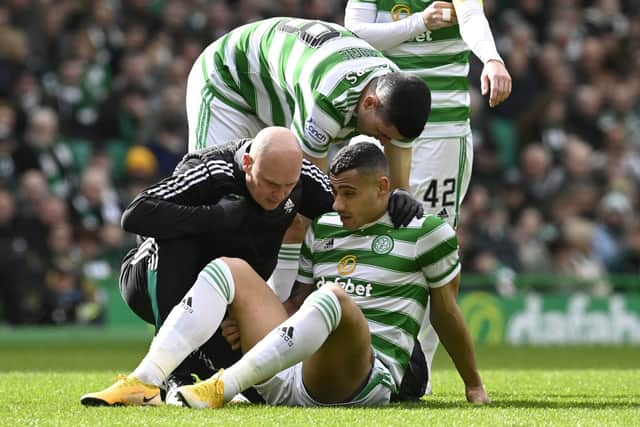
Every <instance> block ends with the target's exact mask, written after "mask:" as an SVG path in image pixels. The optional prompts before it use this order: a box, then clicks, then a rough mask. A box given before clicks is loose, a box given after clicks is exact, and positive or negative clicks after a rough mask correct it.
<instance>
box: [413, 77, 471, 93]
mask: <svg viewBox="0 0 640 427" xmlns="http://www.w3.org/2000/svg"><path fill="white" fill-rule="evenodd" d="M422 79H423V80H424V81H425V82H426V83H427V85H428V86H429V89H431V90H432V91H454V90H461V91H462V90H464V91H466V90H469V79H468V78H467V77H466V76H425V77H423V78H422Z"/></svg>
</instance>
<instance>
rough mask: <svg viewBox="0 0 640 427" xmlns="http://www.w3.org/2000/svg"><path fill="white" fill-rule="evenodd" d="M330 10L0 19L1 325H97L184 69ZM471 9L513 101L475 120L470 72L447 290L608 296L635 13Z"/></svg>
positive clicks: (111, 8) (330, 6)
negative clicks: (501, 63) (456, 245)
mask: <svg viewBox="0 0 640 427" xmlns="http://www.w3.org/2000/svg"><path fill="white" fill-rule="evenodd" d="M345 3H346V1H342V0H235V1H234V0H228V1H225V0H4V1H3V2H0V255H1V256H0V304H1V305H0V319H3V320H4V321H6V322H8V323H11V324H21V323H40V324H42V323H55V324H63V323H99V322H101V321H102V320H103V319H104V304H105V295H104V290H103V289H102V287H101V286H100V283H101V280H105V279H108V278H111V277H113V276H114V275H116V274H117V273H118V269H119V262H120V259H121V257H122V255H123V253H124V252H125V251H126V250H127V249H128V248H130V247H132V246H133V245H134V244H135V243H134V240H133V236H129V235H127V234H126V233H123V232H122V230H121V228H120V225H119V220H120V215H121V213H122V210H123V209H124V208H125V207H126V206H127V204H128V203H129V201H130V200H131V199H132V198H133V197H134V196H135V195H136V194H137V193H138V192H139V191H140V190H142V189H143V188H144V187H145V186H147V185H149V184H150V183H151V182H153V181H155V180H157V179H159V178H162V177H163V176H166V175H168V174H170V173H171V171H172V170H173V168H174V166H175V164H176V163H177V161H178V160H179V159H180V158H181V157H182V155H183V154H184V153H185V150H186V134H187V121H186V116H185V111H184V110H185V107H184V97H185V85H186V80H187V73H188V72H189V69H190V67H191V64H192V63H193V62H194V60H195V59H196V57H197V56H198V55H199V53H200V51H201V50H202V49H203V48H204V47H205V46H206V45H207V44H208V43H210V42H211V41H213V40H215V39H216V38H218V37H220V36H221V35H222V34H224V33H225V32H227V31H228V30H230V29H231V28H234V27H236V26H238V25H241V24H243V23H247V22H251V21H255V20H258V19H262V18H266V17H270V16H300V17H309V18H320V19H324V20H328V21H334V22H338V23H342V20H343V14H344V6H345ZM484 6H485V10H486V14H487V17H488V19H489V22H490V24H491V27H492V28H493V31H494V35H495V38H496V42H497V44H498V48H499V51H500V52H501V54H502V55H503V58H504V59H505V62H506V64H507V67H508V69H509V71H510V73H511V75H512V77H513V93H512V95H511V98H510V99H509V100H507V102H505V103H504V104H503V105H501V106H500V107H498V108H495V109H490V108H488V105H487V100H486V99H483V98H482V97H481V96H480V93H479V89H478V86H479V75H480V72H481V69H482V66H481V64H480V63H478V62H477V60H476V59H474V60H473V62H472V67H471V73H470V79H471V82H472V84H473V89H472V127H473V130H474V145H475V159H474V173H473V178H472V181H471V187H470V189H469V192H468V193H467V197H466V200H465V202H464V204H463V209H462V213H463V221H462V224H461V226H460V229H459V236H460V241H461V248H462V254H463V265H464V272H465V273H466V274H472V273H478V274H482V275H485V277H491V278H493V279H492V280H496V281H497V282H499V283H500V284H501V287H500V289H501V291H502V292H506V293H508V292H511V290H512V289H513V286H514V281H516V280H517V278H518V277H520V276H521V275H526V274H533V275H534V276H535V275H536V274H537V275H539V276H540V279H539V280H540V281H541V282H545V281H547V282H549V281H551V282H553V281H554V279H553V277H556V278H557V277H559V276H558V275H563V276H567V277H574V278H578V279H580V280H584V283H587V284H588V285H589V286H592V285H593V289H594V290H595V291H596V292H600V293H606V292H609V291H610V290H611V289H612V288H615V286H617V285H616V282H615V280H614V281H612V280H611V277H613V276H612V275H611V273H635V274H637V273H640V222H638V219H637V218H636V217H637V215H636V213H637V212H638V206H639V200H638V197H639V195H638V182H639V181H640V102H639V99H640V98H639V97H638V95H639V93H640V3H638V2H636V1H633V0H593V1H579V0H554V1H550V0H549V1H544V0H519V1H516V0H514V1H506V0H503V1H501V0H485V1H484ZM516 272H517V273H518V275H516ZM549 274H552V275H554V276H552V278H551V279H549V277H546V278H545V275H547V276H548V275H549ZM555 280H556V281H557V279H555ZM534 282H535V279H534ZM551 284H554V283H551ZM555 285H561V283H555Z"/></svg>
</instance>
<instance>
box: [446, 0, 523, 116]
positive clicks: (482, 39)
mask: <svg viewBox="0 0 640 427" xmlns="http://www.w3.org/2000/svg"><path fill="white" fill-rule="evenodd" d="M453 6H454V8H455V12H456V16H457V19H458V24H459V26H460V36H462V39H463V40H464V41H465V43H466V44H467V45H468V46H469V48H470V49H471V51H472V52H473V53H474V54H475V55H476V56H477V57H478V59H480V60H481V61H482V63H483V64H484V69H483V70H482V75H481V76H480V86H481V91H482V94H483V95H486V94H487V93H488V92H489V91H490V96H489V105H490V106H491V107H495V106H497V105H499V104H500V103H502V102H503V101H504V100H505V99H507V98H508V97H509V94H511V76H510V75H509V72H508V71H507V69H506V67H505V66H504V61H503V60H502V58H501V57H500V55H499V54H498V50H497V49H496V44H495V41H494V40H493V35H492V34H491V28H490V27H489V22H488V21H487V18H486V17H485V15H484V10H483V8H482V0H453Z"/></svg>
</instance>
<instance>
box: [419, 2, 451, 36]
mask: <svg viewBox="0 0 640 427" xmlns="http://www.w3.org/2000/svg"><path fill="white" fill-rule="evenodd" d="M422 21H423V22H424V25H425V27H427V30H429V31H433V30H437V29H439V28H445V27H450V26H452V25H455V24H457V23H458V17H457V16H456V10H455V9H454V8H453V4H451V3H447V2H444V1H435V2H433V3H431V4H430V5H429V7H428V8H426V9H425V10H424V11H423V12H422Z"/></svg>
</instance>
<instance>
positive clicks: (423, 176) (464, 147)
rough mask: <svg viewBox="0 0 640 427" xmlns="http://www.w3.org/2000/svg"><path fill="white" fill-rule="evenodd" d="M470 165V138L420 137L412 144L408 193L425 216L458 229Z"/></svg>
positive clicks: (471, 150)
mask: <svg viewBox="0 0 640 427" xmlns="http://www.w3.org/2000/svg"><path fill="white" fill-rule="evenodd" d="M472 164H473V141H472V138H471V134H468V135H467V136H463V137H439V138H425V137H424V133H423V134H422V135H420V136H419V137H418V138H416V139H415V140H414V141H413V158H412V161H411V174H410V177H409V182H410V186H411V193H412V194H413V195H414V196H415V197H416V198H417V199H418V200H421V201H422V204H423V206H424V210H425V214H433V215H438V216H439V217H440V218H442V219H443V220H445V221H447V222H448V223H449V224H451V226H452V227H453V228H456V227H457V225H458V220H459V215H460V204H461V203H462V200H463V199H464V196H465V194H466V193H467V189H468V188H469V181H470V180H471V166H472Z"/></svg>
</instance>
